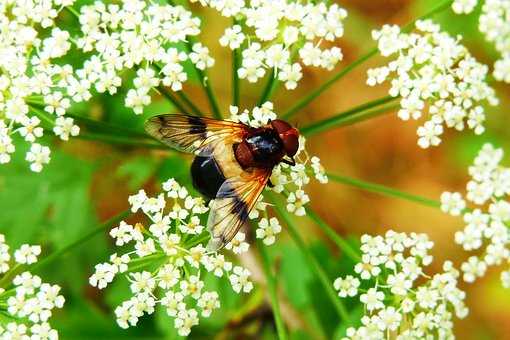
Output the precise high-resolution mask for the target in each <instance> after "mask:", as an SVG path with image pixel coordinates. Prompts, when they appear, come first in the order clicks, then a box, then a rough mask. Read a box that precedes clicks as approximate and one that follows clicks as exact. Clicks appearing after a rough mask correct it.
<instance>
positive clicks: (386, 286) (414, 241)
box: [333, 230, 467, 339]
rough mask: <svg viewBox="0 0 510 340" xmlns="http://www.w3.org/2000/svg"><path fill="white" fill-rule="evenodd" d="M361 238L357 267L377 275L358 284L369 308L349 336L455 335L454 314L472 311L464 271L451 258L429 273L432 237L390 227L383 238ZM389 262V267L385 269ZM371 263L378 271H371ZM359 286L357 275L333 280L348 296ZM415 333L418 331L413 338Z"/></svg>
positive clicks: (362, 272) (364, 274)
mask: <svg viewBox="0 0 510 340" xmlns="http://www.w3.org/2000/svg"><path fill="white" fill-rule="evenodd" d="M361 242H362V245H361V248H360V250H361V253H362V262H360V263H358V264H356V265H355V272H356V273H358V274H360V277H361V278H362V279H368V278H371V277H373V280H372V281H371V283H370V282H368V283H370V285H369V286H368V287H367V288H365V285H366V284H365V285H364V287H363V289H359V290H361V291H362V292H363V291H364V293H363V294H361V295H360V301H361V303H362V304H363V305H364V306H363V307H364V310H365V313H364V315H363V316H362V318H361V323H362V325H361V326H360V327H358V328H349V329H348V330H347V337H346V338H344V339H366V338H369V339H382V338H385V335H384V334H391V336H392V337H395V339H408V338H410V339H415V338H419V339H422V338H431V339H432V338H435V337H436V336H437V334H442V335H441V336H440V337H441V338H443V336H444V338H445V339H446V338H448V339H449V338H453V322H452V321H453V317H454V316H456V317H458V318H463V317H465V316H466V315H467V308H466V306H465V304H464V299H465V293H464V292H462V291H461V290H460V289H458V288H457V284H458V282H457V279H458V277H459V272H458V271H457V270H456V269H455V268H453V265H452V263H451V262H448V261H447V262H445V263H444V264H443V272H441V273H438V274H435V275H433V276H427V275H426V274H424V271H423V269H424V267H425V266H427V265H429V264H430V262H431V259H430V255H428V251H429V250H430V249H431V248H432V243H431V242H430V241H429V240H428V237H427V236H426V235H424V234H416V233H410V234H405V233H396V232H394V231H392V230H389V231H388V232H387V233H386V235H385V236H384V237H383V236H370V235H363V236H362V238H361ZM388 263H391V265H390V266H389V267H386V268H391V269H390V270H387V269H386V268H385V270H384V271H383V270H380V269H381V268H383V267H384V266H386V265H387V264H388ZM372 268H379V271H378V272H377V273H372V272H371V270H370V269H372ZM418 277H421V278H420V280H419V281H418V280H417V279H418ZM368 283H367V284H368ZM359 285H360V281H359V280H358V279H357V278H355V277H353V276H347V277H346V278H345V279H341V278H339V279H337V280H335V282H334V283H333V286H334V288H335V289H337V290H339V296H340V297H343V298H345V297H347V296H349V297H354V296H357V295H358V288H359ZM365 289H366V290H365ZM404 315H405V317H404ZM429 317H430V320H429V319H428V318H429ZM432 317H433V318H434V319H433V320H432ZM383 332H384V333H383ZM390 332H391V333H390ZM411 334H413V335H414V336H413V337H409V335H411Z"/></svg>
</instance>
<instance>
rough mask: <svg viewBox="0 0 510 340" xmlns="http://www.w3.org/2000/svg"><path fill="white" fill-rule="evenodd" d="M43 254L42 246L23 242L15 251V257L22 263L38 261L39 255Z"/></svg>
mask: <svg viewBox="0 0 510 340" xmlns="http://www.w3.org/2000/svg"><path fill="white" fill-rule="evenodd" d="M40 254H41V247H40V246H31V245H28V244H23V245H22V246H21V247H20V248H19V249H18V250H16V251H15V252H14V259H15V260H16V262H18V263H20V264H32V263H35V262H37V256H39V255H40Z"/></svg>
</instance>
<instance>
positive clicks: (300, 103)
mask: <svg viewBox="0 0 510 340" xmlns="http://www.w3.org/2000/svg"><path fill="white" fill-rule="evenodd" d="M452 2H453V0H447V1H443V2H441V3H440V4H439V5H438V6H436V7H434V8H432V9H431V10H430V11H429V12H427V13H425V14H424V15H422V16H420V17H418V18H416V19H415V20H413V21H411V22H410V23H409V24H407V25H406V26H404V29H403V31H404V32H405V31H409V30H412V28H413V26H414V24H415V23H416V21H417V20H423V19H427V18H429V17H431V16H433V15H435V14H437V13H439V12H441V11H443V10H445V9H447V8H449V7H450V5H451V4H452ZM377 52H378V49H377V47H375V48H373V49H371V50H370V51H368V52H367V53H366V54H364V55H362V56H361V57H359V58H358V59H356V60H355V61H354V62H352V63H351V64H349V65H348V66H347V67H345V68H343V69H342V70H340V71H339V72H338V73H337V74H335V75H333V76H332V77H331V78H329V79H328V80H327V81H326V82H325V83H323V84H322V85H320V86H319V87H318V88H317V89H316V90H314V91H312V92H311V93H310V94H309V95H307V96H306V97H304V98H303V99H301V100H300V101H298V102H297V103H296V104H295V105H294V106H292V107H291V108H290V109H289V110H288V111H287V112H286V113H285V114H284V115H283V118H284V119H289V118H290V117H292V116H293V115H294V114H296V113H297V112H298V111H299V110H301V109H302V108H304V107H306V106H307V105H308V104H310V102H312V101H313V100H314V99H315V98H317V97H319V96H320V95H321V94H322V93H323V92H324V91H326V90H327V89H329V88H330V87H331V85H333V84H334V83H336V82H337V81H338V80H340V79H342V78H343V77H344V76H345V75H347V74H348V73H350V72H351V71H352V70H354V69H355V68H356V67H358V66H359V65H361V64H363V63H364V62H365V61H367V60H368V59H370V58H372V57H373V56H374V55H376V54H377Z"/></svg>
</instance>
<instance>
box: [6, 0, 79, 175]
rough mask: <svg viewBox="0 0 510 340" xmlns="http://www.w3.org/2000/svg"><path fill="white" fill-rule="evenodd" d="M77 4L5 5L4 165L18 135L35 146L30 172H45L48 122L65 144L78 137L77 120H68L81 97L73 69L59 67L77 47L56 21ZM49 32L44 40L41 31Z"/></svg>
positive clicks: (45, 0) (51, 0) (55, 0)
mask: <svg viewBox="0 0 510 340" xmlns="http://www.w3.org/2000/svg"><path fill="white" fill-rule="evenodd" d="M72 3H73V0H64V1H59V0H39V1H12V0H7V1H2V3H1V4H0V56H1V57H0V69H1V70H2V72H1V73H0V164H4V163H8V162H9V161H10V159H11V154H12V153H14V152H15V151H16V149H15V146H14V144H13V137H14V135H19V136H20V137H21V138H23V139H24V140H25V141H26V142H28V143H29V144H31V147H30V150H29V151H28V152H27V154H26V160H27V161H28V162H29V163H30V169H31V170H32V171H35V172H39V171H41V170H42V168H43V166H44V165H45V164H46V163H48V162H49V161H50V149H49V148H48V147H47V146H43V145H41V144H40V143H39V139H40V138H41V137H42V136H43V134H44V130H43V123H42V121H45V122H50V123H48V124H49V125H51V126H50V129H51V128H53V132H54V134H55V135H57V136H59V137H60V138H61V139H62V140H68V139H69V136H76V135H77V134H78V133H79V128H78V127H77V126H76V125H74V122H73V119H72V118H63V117H62V116H63V115H64V114H65V113H66V110H67V109H68V108H69V107H70V105H71V102H72V101H75V102H78V101H82V100H83V99H86V98H83V97H78V96H76V95H75V93H76V91H77V88H76V86H74V85H73V84H74V83H73V79H75V78H74V76H73V74H74V72H73V68H72V67H71V65H68V64H61V63H58V62H57V60H58V58H60V57H63V56H65V55H66V54H67V53H68V51H69V50H70V48H71V42H70V35H69V33H68V32H67V31H64V30H61V29H60V28H58V27H55V23H54V19H55V18H56V17H57V15H58V13H59V12H60V10H62V8H63V6H69V5H71V4H72ZM40 29H48V30H49V34H47V35H46V36H45V37H41V35H40V33H39V31H38V30H40Z"/></svg>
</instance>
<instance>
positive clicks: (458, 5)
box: [452, 0, 478, 14]
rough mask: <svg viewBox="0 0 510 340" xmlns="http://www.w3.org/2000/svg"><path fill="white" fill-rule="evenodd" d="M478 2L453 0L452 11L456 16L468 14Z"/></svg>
mask: <svg viewBox="0 0 510 340" xmlns="http://www.w3.org/2000/svg"><path fill="white" fill-rule="evenodd" d="M477 3H478V0H455V1H453V3H452V9H453V11H454V12H455V13H457V14H469V13H471V12H472V11H473V9H474V8H475V7H476V4H477Z"/></svg>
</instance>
